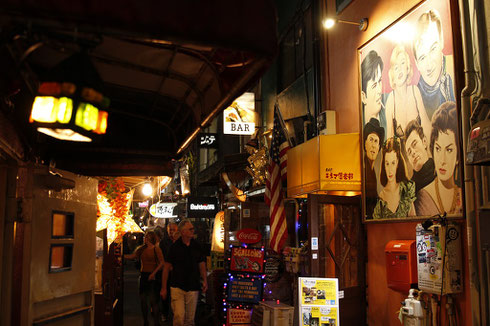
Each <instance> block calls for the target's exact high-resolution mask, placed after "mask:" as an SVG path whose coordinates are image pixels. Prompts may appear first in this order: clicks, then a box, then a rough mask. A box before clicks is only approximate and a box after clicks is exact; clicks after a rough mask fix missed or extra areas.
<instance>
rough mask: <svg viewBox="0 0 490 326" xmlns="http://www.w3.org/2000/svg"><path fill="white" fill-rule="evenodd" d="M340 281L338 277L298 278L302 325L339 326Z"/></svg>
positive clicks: (299, 310)
mask: <svg viewBox="0 0 490 326" xmlns="http://www.w3.org/2000/svg"><path fill="white" fill-rule="evenodd" d="M338 292H339V283H338V279H337V278H314V277H300V278H298V302H299V309H298V312H299V321H300V325H301V326H325V325H328V326H333V325H335V326H339V325H340V317H339V296H338Z"/></svg>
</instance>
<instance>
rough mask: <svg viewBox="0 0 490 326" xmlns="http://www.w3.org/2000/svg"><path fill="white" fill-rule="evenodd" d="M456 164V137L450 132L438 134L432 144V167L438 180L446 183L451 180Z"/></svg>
mask: <svg viewBox="0 0 490 326" xmlns="http://www.w3.org/2000/svg"><path fill="white" fill-rule="evenodd" d="M456 163H458V150H457V148H456V135H455V134H454V132H452V131H451V130H446V132H440V133H439V137H437V139H436V141H435V142H434V165H435V166H436V173H437V177H438V178H439V180H441V181H447V180H449V179H450V178H452V176H453V174H454V168H455V167H456Z"/></svg>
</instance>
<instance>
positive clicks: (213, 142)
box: [199, 133, 218, 148]
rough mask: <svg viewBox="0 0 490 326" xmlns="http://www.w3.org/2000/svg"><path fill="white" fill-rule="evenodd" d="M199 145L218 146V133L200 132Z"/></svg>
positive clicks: (204, 146) (206, 146) (203, 146)
mask: <svg viewBox="0 0 490 326" xmlns="http://www.w3.org/2000/svg"><path fill="white" fill-rule="evenodd" d="M199 147H201V148H218V134H212V133H203V134H200V137H199Z"/></svg>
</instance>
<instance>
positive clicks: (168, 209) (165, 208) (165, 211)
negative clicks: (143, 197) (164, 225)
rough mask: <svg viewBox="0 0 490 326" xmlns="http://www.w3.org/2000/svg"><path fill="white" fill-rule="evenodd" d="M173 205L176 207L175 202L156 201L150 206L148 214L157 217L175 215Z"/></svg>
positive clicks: (171, 216)
mask: <svg viewBox="0 0 490 326" xmlns="http://www.w3.org/2000/svg"><path fill="white" fill-rule="evenodd" d="M175 207H177V203H156V204H153V205H151V206H150V214H151V216H154V217H158V218H173V217H177V214H176V213H175Z"/></svg>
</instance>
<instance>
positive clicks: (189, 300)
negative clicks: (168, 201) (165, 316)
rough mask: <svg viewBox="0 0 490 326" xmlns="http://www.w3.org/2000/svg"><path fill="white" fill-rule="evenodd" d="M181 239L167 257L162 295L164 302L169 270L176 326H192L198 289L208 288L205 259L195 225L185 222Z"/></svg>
mask: <svg viewBox="0 0 490 326" xmlns="http://www.w3.org/2000/svg"><path fill="white" fill-rule="evenodd" d="M178 229H179V232H180V238H179V239H177V240H176V241H175V242H174V243H173V244H172V245H171V246H170V249H169V251H168V255H167V257H165V266H164V269H163V280H162V289H161V291H160V295H161V296H162V298H163V299H165V298H166V297H167V295H168V293H167V282H168V275H169V271H170V270H172V278H171V279H170V297H171V300H172V303H171V304H172V311H173V314H174V318H173V325H174V326H193V325H194V316H195V314H196V307H197V300H198V297H199V290H200V289H201V284H200V283H201V282H200V280H201V278H202V289H201V290H202V292H206V290H207V289H208V282H207V274H206V262H205V261H206V260H205V256H204V253H203V250H202V247H201V245H200V244H199V243H198V242H197V241H196V240H195V239H194V226H193V225H192V223H191V222H190V221H189V220H187V219H184V220H182V221H181V222H180V223H179V226H178Z"/></svg>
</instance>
